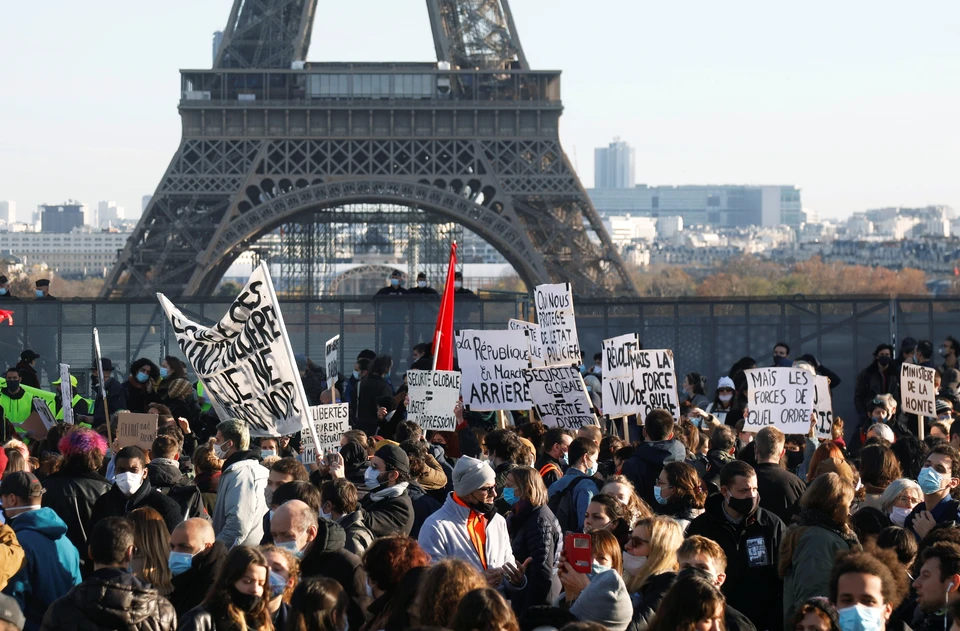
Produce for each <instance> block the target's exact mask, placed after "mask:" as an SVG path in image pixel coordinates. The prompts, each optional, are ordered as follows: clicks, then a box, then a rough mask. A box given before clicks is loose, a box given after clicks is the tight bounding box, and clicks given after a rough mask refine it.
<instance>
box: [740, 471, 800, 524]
mask: <svg viewBox="0 0 960 631" xmlns="http://www.w3.org/2000/svg"><path fill="white" fill-rule="evenodd" d="M753 468H754V469H755V470H756V472H757V491H758V492H759V493H760V507H761V508H765V509H767V510H768V511H770V512H771V513H773V514H774V515H776V516H777V517H779V518H780V520H781V521H783V523H784V524H789V523H790V522H791V520H793V516H794V515H796V514H797V513H799V512H800V497H801V496H803V492H804V491H806V490H807V485H806V484H805V483H804V482H803V480H801V479H800V478H798V477H797V476H795V475H793V474H792V473H790V472H789V471H787V470H786V469H781V468H780V465H778V464H770V463H761V464H757V465H754V467H753Z"/></svg>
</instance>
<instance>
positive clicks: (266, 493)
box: [263, 486, 273, 517]
mask: <svg viewBox="0 0 960 631" xmlns="http://www.w3.org/2000/svg"><path fill="white" fill-rule="evenodd" d="M263 499H265V500H267V506H270V505H271V504H273V489H271V488H270V487H269V486H268V487H266V488H265V489H263ZM270 513H271V514H270V516H271V517H273V511H270Z"/></svg>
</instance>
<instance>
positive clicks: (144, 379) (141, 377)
mask: <svg viewBox="0 0 960 631" xmlns="http://www.w3.org/2000/svg"><path fill="white" fill-rule="evenodd" d="M149 378H150V375H148V374H147V373H145V372H138V373H137V381H139V382H140V383H146V382H147V379H149Z"/></svg>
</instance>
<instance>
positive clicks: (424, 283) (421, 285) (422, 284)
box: [417, 280, 427, 289]
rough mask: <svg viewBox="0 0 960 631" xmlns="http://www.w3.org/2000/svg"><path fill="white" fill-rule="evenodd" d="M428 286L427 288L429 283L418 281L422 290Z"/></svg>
mask: <svg viewBox="0 0 960 631" xmlns="http://www.w3.org/2000/svg"><path fill="white" fill-rule="evenodd" d="M426 286H427V281H425V280H418V281H417V287H420V288H421V289H422V288H424V287H426Z"/></svg>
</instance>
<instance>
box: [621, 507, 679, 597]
mask: <svg viewBox="0 0 960 631" xmlns="http://www.w3.org/2000/svg"><path fill="white" fill-rule="evenodd" d="M641 526H642V527H643V528H646V529H647V534H648V535H649V537H650V554H649V555H647V562H646V564H645V565H644V566H643V567H642V568H640V571H639V572H638V573H637V575H636V576H634V577H632V578H631V579H630V582H629V583H627V589H628V590H629V591H630V593H631V594H633V593H636V592H638V591H640V588H641V587H643V585H644V583H646V582H647V580H648V579H650V578H651V577H653V576H657V575H659V574H663V573H664V572H676V571H677V568H678V567H679V563H678V562H677V550H679V549H680V544H682V543H683V530H682V529H681V528H680V524H678V523H677V522H676V521H675V520H673V519H671V518H670V517H664V516H663V515H654V516H653V517H647V518H646V519H641V520H640V521H638V522H637V525H636V528H640V527H641Z"/></svg>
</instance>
